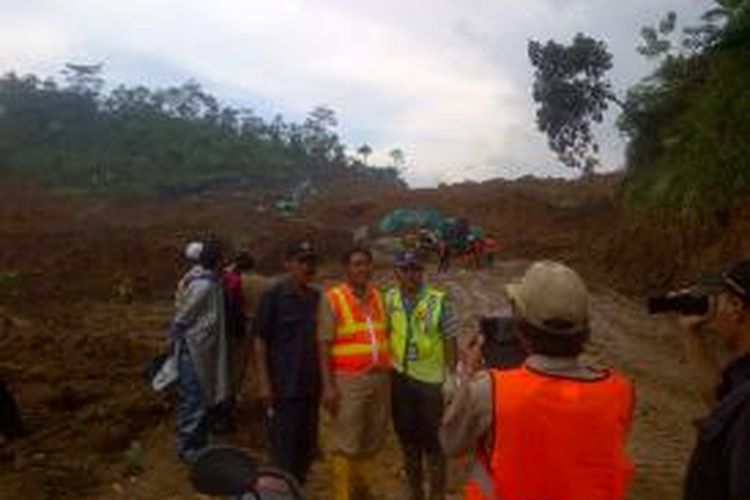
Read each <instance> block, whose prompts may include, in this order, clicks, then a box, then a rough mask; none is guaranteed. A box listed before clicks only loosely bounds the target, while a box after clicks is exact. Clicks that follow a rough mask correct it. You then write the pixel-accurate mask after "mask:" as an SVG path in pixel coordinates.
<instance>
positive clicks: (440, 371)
mask: <svg viewBox="0 0 750 500" xmlns="http://www.w3.org/2000/svg"><path fill="white" fill-rule="evenodd" d="M444 297H445V293H444V292H441V291H440V290H437V289H435V288H432V287H427V288H425V289H424V290H423V291H422V293H421V295H420V297H419V300H418V301H417V303H416V304H415V305H414V308H413V309H412V311H411V315H410V317H408V318H407V315H406V310H405V309H404V303H403V298H402V296H401V291H400V289H399V288H398V287H395V288H392V289H390V290H388V293H386V296H385V303H386V309H387V311H388V320H389V325H390V328H391V332H390V334H391V341H390V345H391V356H392V357H393V366H394V368H395V369H396V370H397V371H399V372H401V373H404V374H405V375H408V376H410V377H413V378H415V379H417V380H421V381H422V382H428V383H441V382H443V380H444V379H445V352H444V349H445V343H444V339H443V336H442V332H441V331H440V315H441V313H442V307H443V298H444Z"/></svg>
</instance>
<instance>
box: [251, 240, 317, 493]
mask: <svg viewBox="0 0 750 500" xmlns="http://www.w3.org/2000/svg"><path fill="white" fill-rule="evenodd" d="M285 267H286V271H287V272H286V274H285V275H284V276H283V277H282V278H281V279H280V280H279V281H278V282H276V283H275V284H273V285H271V286H270V287H269V288H267V289H266V290H265V292H264V293H263V295H262V296H261V298H260V304H259V308H258V318H257V335H256V337H255V356H256V362H257V366H258V389H259V395H260V398H261V400H262V401H263V403H264V404H265V407H266V417H267V426H268V438H269V448H270V449H269V451H270V455H271V459H272V460H273V462H274V465H276V466H278V467H281V468H282V469H284V470H285V471H287V472H289V473H291V474H293V475H294V476H295V477H296V478H297V480H298V481H299V482H300V483H304V482H305V478H306V476H307V471H308V470H309V468H310V465H311V464H312V461H313V458H314V455H315V453H316V451H317V438H318V403H319V402H320V364H319V358H318V347H317V337H316V325H317V323H316V318H317V311H318V303H319V301H320V291H319V290H318V289H317V288H316V287H315V286H314V285H313V283H312V280H313V278H314V276H315V269H316V254H315V251H314V250H313V247H312V245H311V244H310V243H309V242H306V241H303V242H299V243H292V244H291V245H289V247H288V248H287V250H286V255H285Z"/></svg>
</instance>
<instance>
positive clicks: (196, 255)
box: [185, 241, 203, 262]
mask: <svg viewBox="0 0 750 500" xmlns="http://www.w3.org/2000/svg"><path fill="white" fill-rule="evenodd" d="M201 252H203V243H201V242H200V241H191V242H190V243H188V245H187V246H186V247H185V258H186V259H188V260H192V261H196V262H197V261H198V259H200V258H201Z"/></svg>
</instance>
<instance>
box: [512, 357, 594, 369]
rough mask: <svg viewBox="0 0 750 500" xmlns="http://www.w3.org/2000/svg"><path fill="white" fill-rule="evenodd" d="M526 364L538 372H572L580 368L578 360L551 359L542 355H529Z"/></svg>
mask: <svg viewBox="0 0 750 500" xmlns="http://www.w3.org/2000/svg"><path fill="white" fill-rule="evenodd" d="M526 364H527V365H529V366H530V367H531V368H535V369H537V370H540V371H554V372H564V371H568V370H570V371H574V370H579V369H580V368H581V363H579V362H578V358H553V357H550V356H545V355H543V354H531V355H530V356H529V357H528V358H526Z"/></svg>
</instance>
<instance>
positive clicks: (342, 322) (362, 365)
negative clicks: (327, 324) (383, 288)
mask: <svg viewBox="0 0 750 500" xmlns="http://www.w3.org/2000/svg"><path fill="white" fill-rule="evenodd" d="M326 296H327V298H328V303H329V304H330V306H331V311H332V312H333V316H334V337H333V341H332V342H331V366H332V368H333V371H334V372H336V373H359V372H365V371H368V370H370V369H372V368H384V369H387V368H390V355H389V352H388V336H387V332H386V329H385V308H384V307H383V299H382V296H381V294H380V292H379V291H378V290H377V289H376V288H374V287H370V288H368V290H367V293H366V295H365V300H364V302H360V300H359V299H357V298H356V297H355V296H354V293H353V292H352V290H351V287H349V285H347V284H342V285H339V286H337V287H334V288H331V289H330V290H329V291H328V292H327V293H326Z"/></svg>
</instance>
